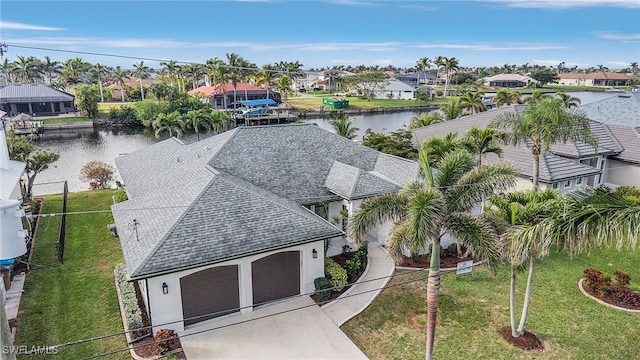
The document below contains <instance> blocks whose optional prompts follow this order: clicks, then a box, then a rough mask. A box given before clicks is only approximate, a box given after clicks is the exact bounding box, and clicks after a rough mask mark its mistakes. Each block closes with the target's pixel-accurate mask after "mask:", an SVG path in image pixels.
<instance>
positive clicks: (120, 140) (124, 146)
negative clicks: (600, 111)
mask: <svg viewBox="0 0 640 360" xmlns="http://www.w3.org/2000/svg"><path fill="white" fill-rule="evenodd" d="M570 94H571V95H572V96H574V97H577V98H579V99H580V100H581V102H582V104H583V105H584V104H588V103H591V102H594V101H598V100H602V99H605V98H608V97H611V96H616V95H617V94H615V93H598V92H574V93H570ZM418 115H419V112H416V111H406V112H398V113H388V114H376V115H356V116H351V117H350V118H351V119H352V120H353V126H355V127H356V128H358V129H359V130H358V131H357V132H356V134H357V137H358V138H360V139H361V138H362V136H363V135H364V133H365V131H366V130H367V129H371V130H373V131H374V132H379V133H380V132H381V133H389V132H392V131H396V130H398V129H401V128H406V127H407V126H408V125H409V122H410V121H411V118H412V117H414V116H418ZM305 122H306V123H315V124H317V125H318V126H320V127H321V128H323V129H327V130H331V125H329V123H328V122H327V121H326V120H324V119H308V120H305ZM211 135H212V134H201V136H200V137H201V139H202V138H206V137H208V136H211ZM166 138H167V135H166V134H165V135H164V136H163V137H161V138H156V137H155V136H154V135H153V132H151V131H149V130H148V129H144V130H139V129H135V130H132V129H113V130H93V129H76V130H74V131H47V132H46V133H45V134H43V136H42V139H41V140H40V141H39V143H38V146H41V147H45V148H49V149H51V150H52V151H55V152H57V153H59V154H60V159H59V160H58V161H56V162H55V163H54V164H53V165H52V166H51V167H50V168H49V169H47V170H45V171H43V172H42V173H40V174H38V175H37V177H36V184H35V185H34V188H33V191H34V194H36V195H43V194H52V193H60V192H62V182H63V181H65V180H66V181H67V184H68V186H69V191H82V190H87V189H88V188H89V184H88V183H86V182H82V181H81V180H80V178H79V176H80V169H81V168H82V166H83V165H84V164H86V163H88V162H89V161H92V160H101V161H104V162H106V163H108V164H111V165H115V163H114V159H115V158H116V157H118V156H120V155H121V154H126V153H130V152H133V151H136V150H139V149H142V148H144V147H147V146H149V145H151V144H154V143H156V142H158V141H161V140H164V139H166ZM181 140H183V141H184V142H186V143H190V142H193V141H196V138H195V135H194V134H186V135H185V136H184V137H182V138H181ZM158 176H161V174H158ZM116 180H120V178H119V177H118V176H117V175H116Z"/></svg>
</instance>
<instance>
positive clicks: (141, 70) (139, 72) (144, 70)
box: [132, 60, 151, 100]
mask: <svg viewBox="0 0 640 360" xmlns="http://www.w3.org/2000/svg"><path fill="white" fill-rule="evenodd" d="M133 68H134V70H133V73H132V75H133V76H135V77H137V78H138V81H140V95H141V97H142V100H144V87H143V86H142V79H146V78H147V77H148V76H149V73H150V72H151V70H150V69H149V67H148V66H145V65H144V61H142V60H140V62H139V63H134V64H133Z"/></svg>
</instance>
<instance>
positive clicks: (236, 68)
mask: <svg viewBox="0 0 640 360" xmlns="http://www.w3.org/2000/svg"><path fill="white" fill-rule="evenodd" d="M226 56H227V65H228V70H229V72H228V74H229V80H231V85H233V102H236V101H238V99H237V96H236V88H237V86H238V82H239V81H240V79H241V78H242V75H241V69H240V67H241V65H242V64H241V61H242V57H241V56H240V55H238V54H236V53H227V54H226Z"/></svg>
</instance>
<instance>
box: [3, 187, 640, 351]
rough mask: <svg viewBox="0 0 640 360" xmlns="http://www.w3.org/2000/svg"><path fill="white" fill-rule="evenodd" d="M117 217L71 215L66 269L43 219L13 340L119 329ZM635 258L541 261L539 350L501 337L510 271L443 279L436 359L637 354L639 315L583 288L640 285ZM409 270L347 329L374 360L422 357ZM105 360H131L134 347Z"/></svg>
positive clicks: (80, 199)
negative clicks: (598, 277)
mask: <svg viewBox="0 0 640 360" xmlns="http://www.w3.org/2000/svg"><path fill="white" fill-rule="evenodd" d="M112 194H113V191H111V190H95V191H84V192H79V193H70V194H69V202H68V211H69V212H72V213H74V212H87V211H96V210H108V209H109V206H110V205H111V203H112V199H111V196H112ZM60 206H61V196H59V195H53V196H47V197H46V200H45V202H44V207H43V212H44V213H55V212H58V211H59V209H60ZM112 221H113V220H112V216H111V213H109V212H98V213H85V214H70V215H69V216H68V218H67V240H66V250H65V263H64V265H59V264H58V263H57V259H56V252H55V246H54V245H53V242H54V241H55V240H56V239H57V235H58V232H57V231H58V226H59V222H60V218H59V217H58V216H55V217H42V218H41V222H40V224H39V229H38V235H37V239H36V248H35V250H34V255H33V259H32V265H33V271H32V272H31V273H30V274H29V275H28V276H27V280H26V284H25V293H24V294H23V297H22V303H21V306H20V313H19V319H18V332H17V341H16V345H27V346H36V345H40V346H45V345H54V344H61V343H66V342H74V341H77V340H80V339H86V338H90V337H95V336H100V335H105V334H117V333H119V332H121V331H122V321H121V318H120V312H119V309H118V301H117V297H116V292H115V289H114V280H113V268H114V267H115V265H116V264H117V263H120V262H122V261H123V258H122V252H121V250H120V242H119V240H118V239H117V238H115V237H113V236H112V235H111V234H110V233H109V231H108V229H107V224H110V223H111V222H112ZM638 263H640V252H639V251H627V250H624V251H617V250H597V251H592V252H591V254H590V255H582V256H579V257H577V258H574V259H570V258H569V257H568V256H566V255H562V254H553V255H551V256H549V257H548V258H547V259H544V260H541V261H539V262H538V266H537V272H536V277H535V281H534V293H533V302H532V308H531V311H530V318H529V322H528V324H527V329H528V330H530V331H532V332H534V333H536V334H537V335H538V336H539V337H540V338H541V340H542V341H543V343H544V345H545V350H544V351H542V352H525V351H522V350H519V349H516V348H514V347H511V346H510V345H509V344H507V342H506V341H505V340H503V339H502V337H501V336H500V335H499V334H498V333H497V329H498V328H500V327H502V326H505V325H508V304H509V303H508V296H509V293H508V286H509V277H508V269H507V268H506V267H503V268H501V269H500V272H499V274H498V276H497V277H495V278H493V277H490V276H489V274H488V273H487V272H486V270H485V269H483V268H481V267H480V268H476V269H474V272H473V274H472V275H466V276H460V277H456V276H455V275H453V274H451V273H449V274H446V275H443V279H442V297H441V301H440V314H439V316H440V317H439V327H438V331H437V340H436V348H435V351H436V353H435V355H436V357H437V358H444V359H560V358H562V359H598V358H601V356H602V354H607V358H608V359H631V358H634V356H635V355H637V354H638V353H640V343H638V342H637V339H638V338H639V337H640V316H639V315H638V314H629V313H624V312H621V311H618V310H613V309H610V308H607V307H604V306H603V305H601V304H598V303H596V302H594V301H593V300H591V299H588V298H587V297H585V296H584V295H582V293H580V291H579V290H578V287H577V281H578V279H579V278H580V277H582V272H583V271H584V269H586V268H588V267H594V268H598V269H601V270H603V271H605V272H607V273H613V271H614V270H617V269H620V270H622V271H624V272H627V273H629V274H630V275H631V286H632V287H634V288H636V289H638V288H640V286H638V284H639V283H640V268H638V267H637V264H638ZM609 264H611V265H609ZM405 271H406V270H398V271H397V273H396V276H395V277H394V279H393V280H392V282H391V283H390V287H389V288H388V289H386V290H385V291H384V292H383V293H382V294H381V295H380V296H379V297H378V298H377V299H376V300H375V301H374V302H373V304H372V305H371V306H370V307H369V308H368V309H367V310H365V311H364V312H363V313H362V314H360V315H359V316H357V317H356V318H354V319H352V320H351V321H349V322H347V323H346V324H345V325H344V326H343V327H342V329H343V331H345V333H346V334H347V335H348V336H349V337H350V338H351V339H352V340H353V341H354V342H355V343H356V345H358V347H360V348H361V349H362V350H363V351H364V352H365V354H366V355H367V356H368V357H370V358H372V359H422V358H424V346H425V334H424V330H422V329H418V328H417V327H415V323H417V324H420V322H421V320H420V319H421V316H418V317H416V318H414V316H415V315H420V314H424V313H425V294H426V292H425V285H426V280H425V279H426V277H425V275H426V273H425V272H410V273H409V274H404V273H403V272H405ZM403 274H404V275H403ZM524 278H525V274H521V275H519V279H520V280H521V281H522V280H523V279H524ZM412 280H415V281H412ZM408 281H411V282H408ZM402 283H405V284H402ZM520 285H523V284H522V283H521V284H520ZM519 291H522V288H520V289H519ZM520 295H521V293H520ZM412 318H413V319H414V324H411V323H410V319H412ZM125 348H126V342H125V339H124V336H123V335H117V336H113V337H108V338H105V339H101V340H96V341H90V342H87V343H83V344H75V345H69V346H66V347H62V348H60V349H59V356H60V358H70V359H71V358H72V359H77V358H84V357H88V356H93V355H96V354H99V353H104V352H112V351H118V350H122V349H125ZM29 358H33V359H40V358H44V357H40V356H30V357H29ZM106 358H108V359H125V358H129V353H128V351H121V352H117V353H115V354H113V355H109V356H108V357H106Z"/></svg>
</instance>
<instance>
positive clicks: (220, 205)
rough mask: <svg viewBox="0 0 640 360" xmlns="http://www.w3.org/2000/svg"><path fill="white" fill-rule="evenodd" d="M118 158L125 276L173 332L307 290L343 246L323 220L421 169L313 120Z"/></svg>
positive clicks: (116, 209)
mask: <svg viewBox="0 0 640 360" xmlns="http://www.w3.org/2000/svg"><path fill="white" fill-rule="evenodd" d="M115 162H116V166H117V167H118V171H119V173H120V174H121V176H122V178H123V180H124V182H125V184H126V190H127V193H128V195H129V200H127V201H125V202H122V203H118V204H116V205H113V207H112V212H113V216H114V219H115V223H116V227H117V230H118V235H119V238H120V242H121V245H122V249H123V253H124V257H125V260H126V263H127V268H128V271H129V274H130V276H131V279H132V280H137V281H138V283H139V284H140V288H141V289H142V291H143V293H144V298H145V299H146V302H147V309H149V311H150V318H151V319H152V322H153V324H161V323H170V322H173V323H172V324H171V325H167V326H168V327H172V328H174V329H175V330H177V331H182V330H183V329H184V326H188V325H190V324H192V323H195V322H198V321H202V320H205V319H209V318H212V317H215V316H219V315H222V314H228V313H231V312H238V311H241V312H243V313H245V312H250V311H251V310H252V308H253V307H254V306H258V305H259V304H261V303H265V302H270V301H274V300H278V299H281V298H285V297H288V296H293V295H298V294H304V293H309V292H312V291H314V289H315V288H314V283H313V282H314V279H316V278H318V277H322V276H324V260H323V259H324V257H325V248H324V246H325V241H327V240H334V242H341V243H343V242H344V240H343V235H344V232H343V230H342V229H341V228H339V227H336V225H333V224H331V223H330V222H328V221H327V220H326V219H332V217H333V216H334V215H337V214H339V213H340V212H341V210H343V209H344V210H347V211H348V212H349V213H353V212H355V211H357V209H358V207H359V205H360V203H361V202H362V199H364V198H366V197H370V196H375V195H378V194H383V193H389V192H395V191H397V190H399V189H400V187H401V186H402V185H404V184H405V183H407V182H409V181H411V180H413V179H416V177H417V173H418V165H417V163H415V162H414V161H410V160H406V159H401V158H398V157H395V156H391V155H386V154H383V153H380V152H378V151H375V150H373V149H370V148H367V147H365V146H363V145H360V144H358V143H355V142H353V141H351V140H348V139H345V138H343V137H340V136H338V135H336V134H333V133H331V132H329V131H326V130H323V129H320V128H319V127H317V126H314V125H312V124H303V125H299V124H297V125H271V126H252V127H239V128H236V129H234V130H231V131H228V132H225V133H221V134H219V135H216V136H213V137H210V138H207V139H205V140H202V141H199V142H196V143H192V144H189V145H186V144H184V143H182V142H181V141H179V140H177V139H175V138H172V139H168V140H165V141H162V142H160V143H157V144H155V145H152V146H150V147H148V148H145V149H142V150H139V151H136V152H133V153H130V154H127V155H124V156H121V157H118V158H117V159H116V160H115ZM385 235H386V233H385ZM385 240H386V237H384V238H383V241H385ZM338 248H340V246H338ZM331 251H332V249H331V248H330V249H329V254H328V255H332V254H331ZM339 251H340V250H338V251H337V252H339ZM337 252H336V251H335V250H334V254H335V253H337ZM240 309H242V310H240ZM193 317H198V318H196V319H194V318H193ZM183 319H186V320H184V321H182V320H183ZM154 330H157V329H154Z"/></svg>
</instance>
